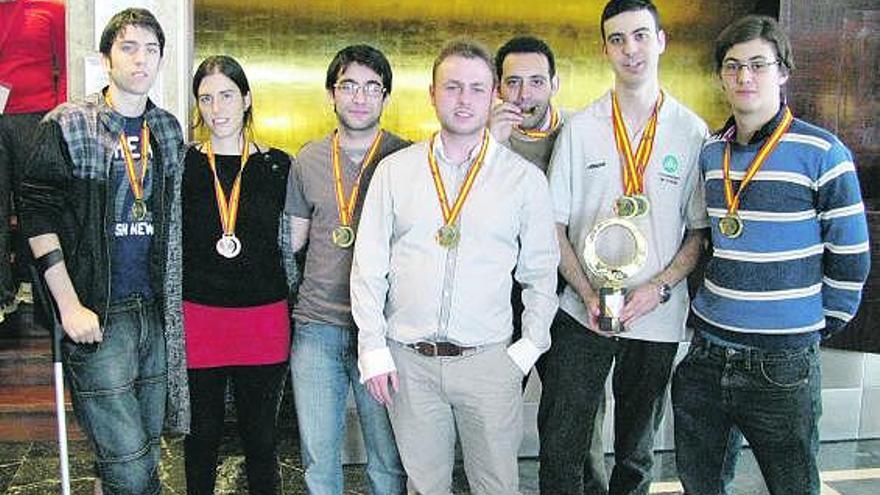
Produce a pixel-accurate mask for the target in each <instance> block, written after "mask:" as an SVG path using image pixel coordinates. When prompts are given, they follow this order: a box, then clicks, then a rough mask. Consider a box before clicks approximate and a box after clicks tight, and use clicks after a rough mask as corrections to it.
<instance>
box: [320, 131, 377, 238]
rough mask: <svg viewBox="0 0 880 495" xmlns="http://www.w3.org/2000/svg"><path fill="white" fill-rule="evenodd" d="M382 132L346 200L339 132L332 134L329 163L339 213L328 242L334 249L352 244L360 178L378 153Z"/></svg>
mask: <svg viewBox="0 0 880 495" xmlns="http://www.w3.org/2000/svg"><path fill="white" fill-rule="evenodd" d="M382 136H383V132H382V131H381V130H380V131H379V132H378V133H377V134H376V137H375V138H373V142H372V144H370V148H369V150H368V151H367V154H366V155H365V156H364V159H363V161H361V165H360V167H359V168H360V171H359V172H358V176H357V179H355V181H354V185H353V186H352V188H351V193H350V194H349V195H348V199H347V200H346V198H345V191H344V186H343V184H342V164H341V163H340V160H339V131H336V132H334V133H333V138H332V139H331V140H330V161H331V164H332V165H333V184H334V187H335V191H336V210H337V212H338V213H339V225H338V226H337V227H336V228H334V229H333V231H332V232H330V240H331V241H333V244H334V245H335V246H336V247H339V248H342V249H346V248H349V247H351V245H352V244H354V229H353V228H352V227H351V224H352V219H353V218H354V213H355V208H356V207H357V203H358V195H359V194H360V190H361V177H363V175H364V171H365V170H366V169H367V168H368V167H369V166H370V165H371V164H372V163H373V158H374V157H375V156H376V153H377V152H378V151H379V145H380V144H381V143H382Z"/></svg>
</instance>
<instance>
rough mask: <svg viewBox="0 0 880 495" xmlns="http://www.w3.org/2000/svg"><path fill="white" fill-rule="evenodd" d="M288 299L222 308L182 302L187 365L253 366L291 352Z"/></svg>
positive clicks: (282, 357) (283, 358)
mask: <svg viewBox="0 0 880 495" xmlns="http://www.w3.org/2000/svg"><path fill="white" fill-rule="evenodd" d="M287 311H288V310H287V301H278V302H275V303H270V304H264V305H262V306H249V307H246V308H222V307H217V306H205V305H203V304H196V303H193V302H187V301H184V302H183V328H184V332H185V334H186V360H187V367H188V368H216V367H220V366H253V365H261V364H275V363H280V362H282V361H286V360H287V358H288V357H289V355H290V318H289V316H288V314H287Z"/></svg>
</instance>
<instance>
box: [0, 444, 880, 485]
mask: <svg viewBox="0 0 880 495" xmlns="http://www.w3.org/2000/svg"><path fill="white" fill-rule="evenodd" d="M56 455H57V454H56V451H55V446H54V444H53V443H47V442H41V443H7V444H0V493H5V494H9V495H13V494H14V495H43V494H46V495H48V494H57V493H59V483H58V478H59V475H58V460H57V457H56ZM181 456H182V442H181V441H180V440H179V439H175V440H165V441H163V462H162V473H161V476H162V482H163V485H164V487H165V490H164V492H163V493H166V494H183V493H185V489H184V482H183V461H182V458H181ZM91 458H92V456H91V454H90V453H89V452H88V449H87V448H86V447H85V445H84V443H83V442H75V443H73V444H72V445H71V459H72V461H71V479H72V488H73V490H72V492H73V493H74V494H77V495H79V494H82V495H87V494H91V487H92V482H93V475H92V472H91ZM607 461H608V462H609V465H610V464H611V462H612V459H611V457H608V458H607ZM820 463H821V468H822V471H823V479H825V480H826V482H825V487H824V488H823V492H822V493H823V495H876V494H878V493H880V440H871V441H860V442H841V443H827V444H823V445H822V451H821V459H820ZM242 467H243V458H242V456H241V454H240V450H239V448H238V445H237V442H236V441H235V439H234V438H230V439H229V441H228V442H227V447H226V449H225V450H224V452H222V455H221V463H220V468H219V469H220V475H219V477H218V481H217V490H216V493H217V494H239V493H247V489H246V487H245V484H244V475H243V472H242ZM537 472H538V462H537V461H536V460H533V459H523V460H521V461H520V480H521V491H522V494H523V495H535V494H537V493H538V489H537ZM281 473H282V479H283V482H284V492H283V493H285V494H302V493H305V489H304V487H303V470H302V467H301V465H300V462H299V455H298V452H297V449H296V442H295V441H294V440H293V439H292V438H291V439H288V440H285V441H284V442H283V444H282V445H281ZM345 478H346V492H345V493H346V494H366V493H367V491H366V488H365V480H364V475H363V468H362V467H361V466H349V467H346V468H345ZM655 478H656V480H657V481H656V482H655V483H654V485H653V487H652V489H651V493H680V492H681V489H680V487H679V486H678V483H677V481H676V479H675V468H674V459H673V455H672V454H671V453H660V454H658V456H657V463H656V467H655ZM455 493H456V494H467V493H469V492H468V490H467V482H466V480H465V478H464V474H463V472H462V470H461V469H460V468H459V469H457V470H456V473H455ZM733 493H735V494H736V495H759V494H765V493H767V490H766V488H765V487H764V484H763V482H762V481H761V476H760V473H759V471H758V469H757V465H756V464H755V461H754V457H753V456H752V455H751V452H750V451H748V450H747V451H745V452H744V454H743V457H742V459H741V461H740V464H739V469H738V471H737V477H736V481H735V484H734V489H733Z"/></svg>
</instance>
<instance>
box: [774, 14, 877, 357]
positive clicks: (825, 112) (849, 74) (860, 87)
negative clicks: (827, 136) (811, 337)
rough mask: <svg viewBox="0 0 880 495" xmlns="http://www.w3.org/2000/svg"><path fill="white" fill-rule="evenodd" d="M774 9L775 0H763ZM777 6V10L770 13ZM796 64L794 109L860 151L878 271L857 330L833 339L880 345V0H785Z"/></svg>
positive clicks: (840, 344) (845, 344)
mask: <svg viewBox="0 0 880 495" xmlns="http://www.w3.org/2000/svg"><path fill="white" fill-rule="evenodd" d="M760 3H762V4H765V5H763V7H764V8H768V7H769V6H768V5H766V4H769V3H771V2H760ZM767 13H769V12H767ZM779 20H780V23H781V24H782V25H783V27H784V28H785V29H786V31H787V32H788V33H789V36H790V38H791V42H792V47H793V51H794V57H795V70H794V71H793V73H792V77H791V79H790V82H789V84H788V88H787V91H788V100H789V103H790V104H791V107H792V110H793V112H794V114H795V115H796V116H798V117H801V118H803V119H805V120H808V121H811V122H814V123H816V124H818V125H820V126H822V127H825V128H826V129H829V130H831V131H832V132H834V133H835V134H837V135H838V136H839V137H840V139H841V140H842V141H843V142H844V143H846V145H847V146H848V147H849V148H850V149H851V150H852V151H853V154H854V155H855V163H856V168H857V170H858V173H859V179H860V181H861V185H862V194H863V196H864V199H865V206H866V208H867V209H868V213H867V215H868V222H869V228H870V229H871V243H872V246H871V251H872V258H873V259H872V261H873V267H874V270H873V271H872V273H871V276H870V278H869V281H868V284H867V285H866V286H865V292H864V295H863V301H862V306H861V308H860V310H859V313H858V315H857V316H856V318H855V319H854V320H853V321H852V322H851V323H850V326H849V329H847V331H846V332H844V333H842V334H840V335H839V336H838V337H835V338H834V339H832V340H831V341H830V342H829V343H828V345H829V346H831V347H837V348H842V349H851V350H859V351H866V352H875V353H877V352H880V97H878V95H880V1H878V0H808V1H805V0H781V1H780V2H779Z"/></svg>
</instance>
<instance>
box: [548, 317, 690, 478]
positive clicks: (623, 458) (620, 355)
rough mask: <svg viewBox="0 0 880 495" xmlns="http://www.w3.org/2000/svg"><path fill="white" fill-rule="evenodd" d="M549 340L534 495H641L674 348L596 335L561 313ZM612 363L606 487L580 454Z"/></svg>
mask: <svg viewBox="0 0 880 495" xmlns="http://www.w3.org/2000/svg"><path fill="white" fill-rule="evenodd" d="M551 337H552V345H551V347H550V350H549V351H548V352H547V353H545V354H544V355H543V356H542V357H541V359H540V360H539V367H538V372H539V374H540V376H541V383H542V385H543V392H542V394H541V403H540V405H539V406H538V436H539V439H540V461H541V463H540V469H539V472H538V478H539V483H540V488H541V493H552V494H554V495H583V494H591V495H592V494H605V493H612V494H647V493H648V488H649V487H650V484H651V468H652V467H653V465H654V452H653V449H654V434H655V433H656V430H657V428H658V427H659V424H660V421H661V419H662V417H663V400H664V393H665V391H666V386H667V384H668V383H669V376H670V374H671V372H672V363H673V360H674V358H675V352H676V349H677V347H678V344H677V343H666V342H646V341H640V340H630V339H623V338H607V337H602V336H600V335H598V334H596V333H594V332H591V331H590V330H589V329H587V328H586V327H584V326H583V325H581V324H580V323H578V322H577V321H576V320H575V319H574V318H572V317H571V316H569V315H568V314H567V313H566V312H565V311H559V312H558V313H557V314H556V319H555V320H554V322H553V326H552V327H551ZM612 362H614V374H613V376H612V392H613V394H614V458H615V465H614V469H613V470H612V472H611V478H610V480H609V483H608V488H607V490H606V488H605V487H604V486H602V484H601V483H600V482H598V481H597V480H596V479H594V478H593V476H592V470H590V469H587V466H588V465H589V464H590V462H589V459H588V454H587V452H588V451H589V450H590V447H591V438H593V428H594V425H595V419H594V418H595V417H596V414H597V411H598V409H599V404H600V403H601V401H602V398H603V397H604V393H605V381H606V378H607V377H608V373H609V371H610V368H611V364H612ZM585 463H586V464H585Z"/></svg>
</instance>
